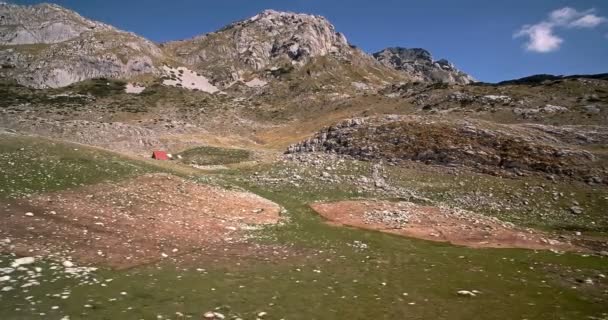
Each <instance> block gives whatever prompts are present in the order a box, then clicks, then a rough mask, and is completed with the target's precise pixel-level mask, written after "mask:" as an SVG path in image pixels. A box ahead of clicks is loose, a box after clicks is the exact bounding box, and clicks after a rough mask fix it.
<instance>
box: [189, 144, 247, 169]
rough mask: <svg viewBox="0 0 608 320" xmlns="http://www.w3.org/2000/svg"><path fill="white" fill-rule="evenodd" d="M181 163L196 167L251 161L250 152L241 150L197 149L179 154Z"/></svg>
mask: <svg viewBox="0 0 608 320" xmlns="http://www.w3.org/2000/svg"><path fill="white" fill-rule="evenodd" d="M179 155H180V156H182V160H181V161H182V162H184V163H189V164H190V163H191V164H196V165H222V164H233V163H239V162H243V161H247V160H250V159H251V152H250V151H248V150H243V149H227V148H218V147H198V148H194V149H189V150H186V151H184V152H182V153H179Z"/></svg>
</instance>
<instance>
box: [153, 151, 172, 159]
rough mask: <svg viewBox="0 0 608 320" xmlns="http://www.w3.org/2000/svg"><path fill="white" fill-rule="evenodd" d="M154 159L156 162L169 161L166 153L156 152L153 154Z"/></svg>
mask: <svg viewBox="0 0 608 320" xmlns="http://www.w3.org/2000/svg"><path fill="white" fill-rule="evenodd" d="M152 159H156V160H169V157H168V156H167V153H166V152H164V151H154V152H152Z"/></svg>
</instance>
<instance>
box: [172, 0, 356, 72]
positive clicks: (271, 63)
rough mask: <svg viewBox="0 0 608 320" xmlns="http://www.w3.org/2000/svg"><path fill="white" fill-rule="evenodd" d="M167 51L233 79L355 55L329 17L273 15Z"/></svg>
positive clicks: (271, 12)
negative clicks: (263, 71) (310, 61)
mask: <svg viewBox="0 0 608 320" xmlns="http://www.w3.org/2000/svg"><path fill="white" fill-rule="evenodd" d="M165 47H166V48H167V50H169V51H171V52H173V53H174V55H175V56H177V58H178V59H180V60H181V61H182V62H183V63H185V64H190V65H195V66H197V67H198V68H197V69H198V70H201V71H204V70H210V69H213V68H218V67H219V68H221V69H223V70H224V71H223V72H230V73H231V74H229V76H232V78H233V79H234V78H238V77H239V75H240V74H242V73H244V72H248V71H250V72H256V71H260V70H262V69H264V68H272V67H275V65H280V66H284V65H294V66H298V65H302V64H304V63H306V62H308V61H309V60H310V59H311V58H314V57H320V56H326V55H330V54H332V55H337V56H343V55H346V54H348V53H350V52H351V51H353V49H352V48H351V47H350V46H349V45H348V42H347V40H346V37H345V36H344V35H343V34H341V33H339V32H337V31H336V29H335V27H334V26H333V25H332V24H331V23H329V21H327V20H326V19H325V18H323V17H320V16H314V15H308V14H296V13H291V12H278V11H274V10H266V11H264V12H262V13H260V14H258V15H256V16H254V17H252V18H250V19H247V20H243V21H239V22H235V23H233V24H231V25H228V26H227V27H225V28H223V29H221V30H219V31H217V32H213V33H209V34H206V35H203V36H199V37H196V38H194V39H191V40H185V41H177V42H171V43H167V44H165Z"/></svg>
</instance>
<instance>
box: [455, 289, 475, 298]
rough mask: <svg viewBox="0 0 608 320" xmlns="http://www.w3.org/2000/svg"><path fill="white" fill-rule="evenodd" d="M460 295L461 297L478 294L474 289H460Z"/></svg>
mask: <svg viewBox="0 0 608 320" xmlns="http://www.w3.org/2000/svg"><path fill="white" fill-rule="evenodd" d="M457 293H458V295H459V296H461V297H475V296H476V294H475V293H473V292H472V291H468V290H459V291H458V292H457Z"/></svg>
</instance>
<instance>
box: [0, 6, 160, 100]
mask: <svg viewBox="0 0 608 320" xmlns="http://www.w3.org/2000/svg"><path fill="white" fill-rule="evenodd" d="M0 16H1V17H3V18H2V19H0V65H1V66H2V68H1V69H0V76H1V77H4V78H10V79H15V80H16V81H17V82H18V83H19V84H22V85H26V86H30V87H35V88H46V87H62V86H66V85H69V84H71V83H74V82H78V81H82V80H86V79H90V78H95V77H113V78H121V77H129V76H133V75H139V74H145V73H158V70H157V67H158V66H159V65H160V61H162V60H163V59H164V57H163V53H162V51H161V50H160V49H159V48H158V47H157V46H156V45H155V44H154V43H152V42H150V41H148V40H146V39H144V38H142V37H139V36H137V35H135V34H132V33H128V32H125V31H121V30H118V29H116V28H113V27H111V26H108V25H106V24H103V23H99V22H95V21H91V20H87V19H85V18H83V17H81V16H80V15H78V14H77V13H75V12H73V11H70V10H67V9H65V8H62V7H59V6H56V5H49V4H41V5H36V6H18V5H11V4H0Z"/></svg>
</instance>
